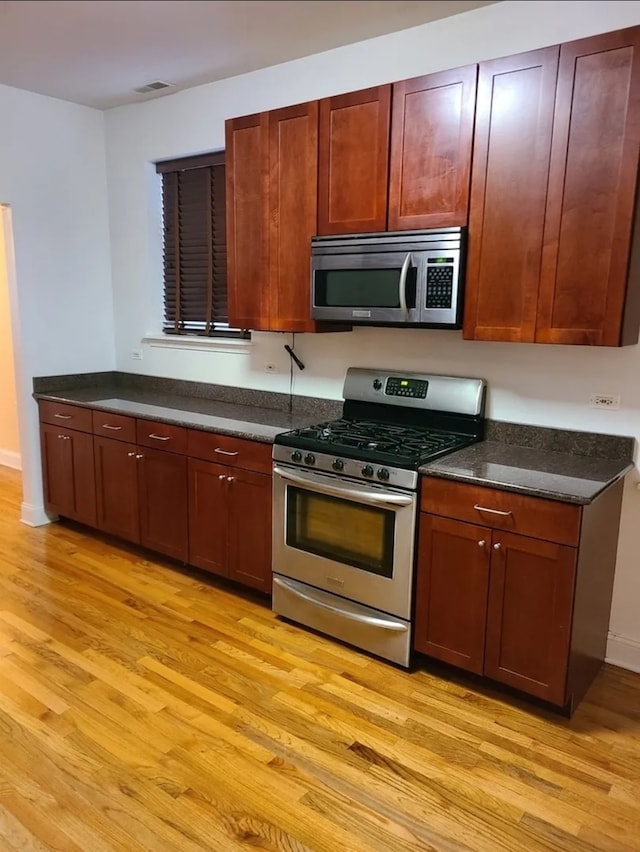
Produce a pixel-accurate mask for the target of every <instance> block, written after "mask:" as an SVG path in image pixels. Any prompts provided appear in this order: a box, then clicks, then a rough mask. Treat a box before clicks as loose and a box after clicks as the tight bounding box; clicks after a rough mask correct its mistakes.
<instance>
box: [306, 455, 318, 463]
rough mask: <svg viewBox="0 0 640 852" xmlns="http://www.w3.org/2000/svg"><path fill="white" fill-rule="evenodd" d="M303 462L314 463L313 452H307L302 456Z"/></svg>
mask: <svg viewBox="0 0 640 852" xmlns="http://www.w3.org/2000/svg"><path fill="white" fill-rule="evenodd" d="M304 463H305V464H315V463H316V457H315V456H314V454H313V453H307V454H306V456H305V457H304Z"/></svg>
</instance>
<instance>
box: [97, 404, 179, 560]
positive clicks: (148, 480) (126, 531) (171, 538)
mask: <svg viewBox="0 0 640 852" xmlns="http://www.w3.org/2000/svg"><path fill="white" fill-rule="evenodd" d="M107 429H109V430H116V429H117V430H120V431H119V432H117V433H116V434H118V435H122V437H127V438H132V437H133V438H134V439H136V443H129V442H128V441H124V440H120V437H118V438H110V437H109V438H106V437H103V435H104V434H105V432H106V430H107ZM94 431H95V432H96V433H97V434H96V435H95V436H94V454H95V469H96V496H97V527H98V529H100V530H102V531H103V532H106V533H109V534H111V535H115V536H118V537H119V538H123V539H125V540H127V541H132V542H135V543H137V544H141V545H143V546H144V547H148V548H149V549H150V550H154V551H156V552H157V553H163V554H164V555H165V556H171V557H172V558H174V559H178V560H179V561H181V562H186V561H187V554H188V542H187V535H188V525H187V462H186V459H185V457H184V455H183V453H184V449H185V446H186V430H185V429H182V428H181V427H179V426H171V425H169V424H167V425H164V424H159V423H156V422H155V421H147V420H136V419H135V418H133V417H123V416H122V415H111V414H105V413H99V412H94ZM107 434H113V432H109V433H107ZM150 435H156V436H157V437H156V438H151V437H150ZM154 440H156V441H159V442H162V443H163V444H164V443H165V442H171V441H173V442H174V443H173V444H172V447H173V448H175V451H168V450H159V449H155V448H154V446H153V445H152V446H149V444H150V442H151V441H154Z"/></svg>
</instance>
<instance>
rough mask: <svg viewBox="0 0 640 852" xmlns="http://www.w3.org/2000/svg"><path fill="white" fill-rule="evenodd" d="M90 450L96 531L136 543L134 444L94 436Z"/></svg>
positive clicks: (138, 528) (136, 465)
mask: <svg viewBox="0 0 640 852" xmlns="http://www.w3.org/2000/svg"><path fill="white" fill-rule="evenodd" d="M93 450H94V455H95V468H96V509H97V526H98V529H99V530H102V531H103V532H106V533H110V534H111V535H117V536H118V537H119V538H124V539H126V540H127V541H135V542H139V541H140V519H139V513H138V460H137V459H136V456H137V454H138V452H137V448H136V445H135V444H126V443H123V442H122V441H114V440H112V439H110V438H99V437H97V436H96V437H94V439H93Z"/></svg>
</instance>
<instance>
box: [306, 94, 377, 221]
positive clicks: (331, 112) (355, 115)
mask: <svg viewBox="0 0 640 852" xmlns="http://www.w3.org/2000/svg"><path fill="white" fill-rule="evenodd" d="M390 106H391V86H390V85H388V86H378V87H377V88H374V89H366V90H364V91H361V92H350V93H349V94H346V95H338V96H336V97H334V98H326V99H325V100H322V101H320V160H319V169H318V174H319V186H318V233H319V234H354V233H362V232H369V231H384V230H385V229H386V225H387V180H388V160H389V112H390Z"/></svg>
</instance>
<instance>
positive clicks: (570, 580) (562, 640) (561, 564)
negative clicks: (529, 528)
mask: <svg viewBox="0 0 640 852" xmlns="http://www.w3.org/2000/svg"><path fill="white" fill-rule="evenodd" d="M576 553H577V551H576V549H575V548H573V547H567V546H566V545H561V544H552V543H551V542H546V541H538V540H536V539H532V538H527V537H526V536H519V535H512V534H510V533H503V532H496V533H494V537H493V549H492V551H491V582H490V585H489V610H488V618H487V643H486V655H485V668H484V671H485V674H486V675H487V676H488V677H492V678H495V680H499V681H502V682H503V683H506V684H509V686H513V687H516V688H517V689H521V690H522V691H523V692H528V693H529V694H531V695H536V696H538V698H544V699H546V700H547V701H551V702H553V703H554V704H558V705H563V704H564V703H565V700H566V683H567V667H568V660H569V646H570V640H571V620H572V610H573V588H574V579H575V569H576Z"/></svg>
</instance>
